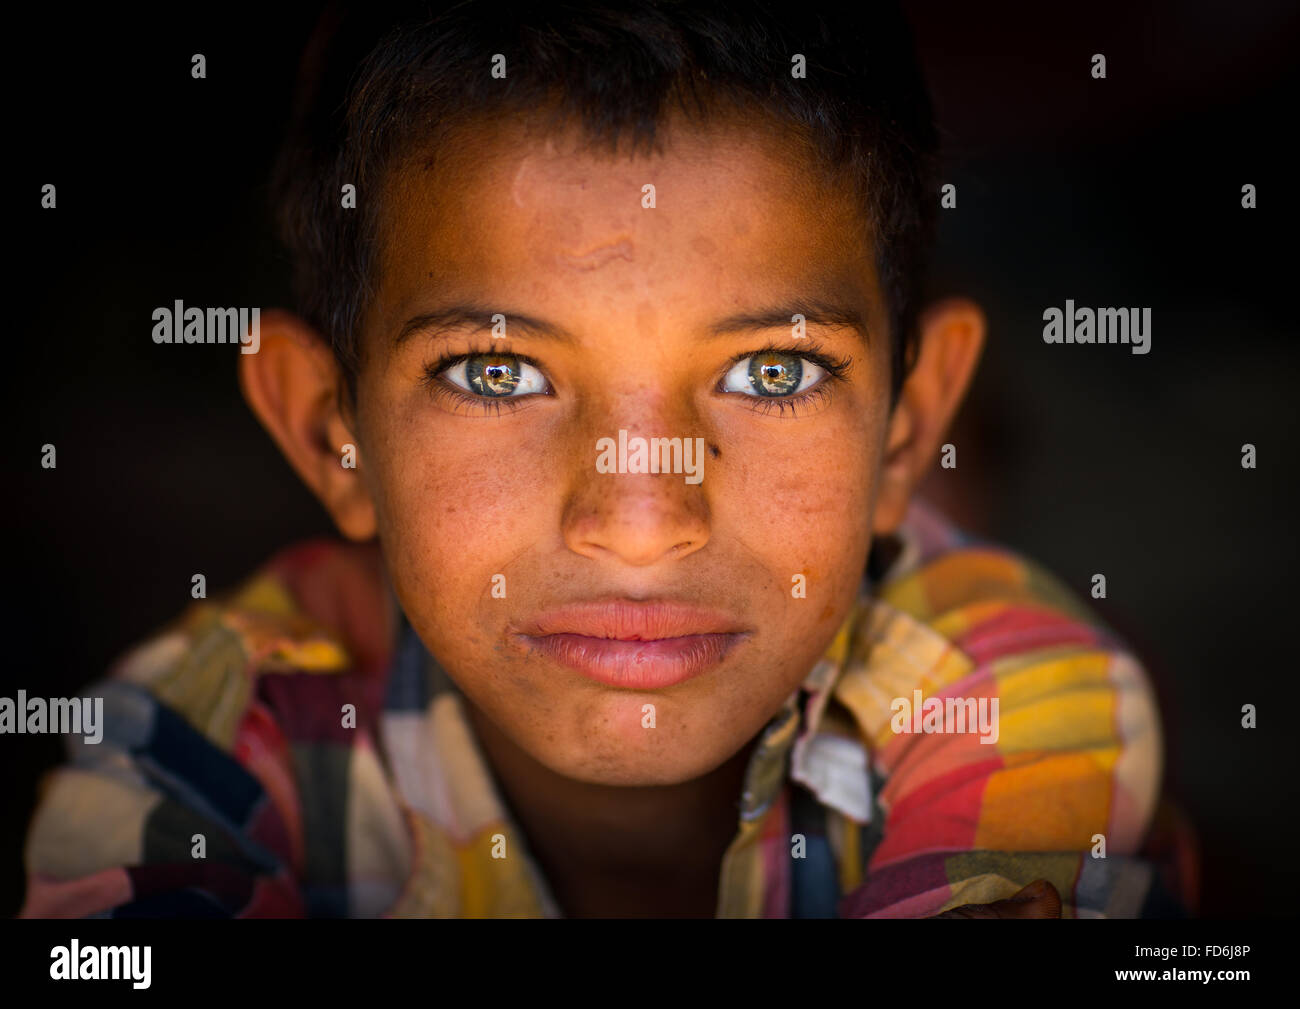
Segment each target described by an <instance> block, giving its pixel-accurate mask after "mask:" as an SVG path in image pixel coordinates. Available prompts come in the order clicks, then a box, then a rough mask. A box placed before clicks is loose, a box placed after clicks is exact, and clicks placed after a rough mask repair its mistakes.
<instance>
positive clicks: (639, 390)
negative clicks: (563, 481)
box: [563, 383, 709, 566]
mask: <svg viewBox="0 0 1300 1009" xmlns="http://www.w3.org/2000/svg"><path fill="white" fill-rule="evenodd" d="M618 385H619V386H621V388H615V389H611V390H610V391H609V393H608V394H607V395H606V396H604V397H602V398H601V399H600V401H592V402H590V403H589V404H587V408H586V409H585V410H584V411H583V414H584V418H583V423H581V424H580V425H578V427H579V428H580V429H581V431H582V432H583V434H582V436H581V441H580V443H579V444H578V445H575V455H574V462H575V465H574V467H573V470H572V477H571V484H570V491H569V495H568V500H567V501H566V504H565V511H564V518H563V522H564V536H565V541H566V543H567V544H568V546H569V548H570V549H571V550H574V551H575V552H577V553H580V554H583V555H584V556H588V557H592V558H597V559H605V560H615V561H618V562H621V563H624V564H630V565H635V566H646V565H651V564H655V563H657V562H659V561H662V560H667V559H671V558H681V557H684V556H686V555H688V554H690V553H693V552H695V551H696V550H698V549H700V548H701V547H703V546H704V544H705V543H706V542H707V540H708V536H709V508H708V496H707V494H706V492H705V481H706V480H707V477H706V475H705V474H706V470H705V458H704V457H705V456H706V455H707V454H708V447H707V440H706V438H705V437H704V431H703V425H702V424H701V422H700V417H699V415H698V411H697V410H696V409H695V407H694V405H693V404H692V403H691V402H690V401H689V399H687V398H686V397H684V396H679V395H674V393H673V391H672V390H664V389H662V388H660V387H658V386H656V385H654V384H652V383H643V384H640V385H629V384H625V383H618Z"/></svg>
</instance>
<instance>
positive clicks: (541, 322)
mask: <svg viewBox="0 0 1300 1009" xmlns="http://www.w3.org/2000/svg"><path fill="white" fill-rule="evenodd" d="M494 315H503V316H505V320H506V329H507V330H513V331H515V332H518V331H519V330H523V331H524V333H525V334H526V335H528V336H532V337H536V338H539V339H546V340H555V341H558V342H561V343H574V342H576V341H575V340H574V338H573V334H571V333H569V332H568V331H567V330H565V329H562V328H561V327H559V326H556V325H555V324H554V323H550V322H547V321H546V320H545V319H536V318H533V317H532V316H530V315H525V314H523V313H522V312H514V311H510V310H507V309H501V308H494V309H493V308H484V307H483V306H481V305H448V306H446V307H445V308H438V309H435V310H434V311H432V312H422V313H421V314H419V315H415V316H412V317H411V318H409V319H407V320H406V322H404V323H403V324H402V328H401V329H400V330H398V332H397V337H396V339H394V341H393V343H394V345H395V346H401V345H402V344H403V343H404V342H406V341H407V340H409V339H410V338H411V337H412V336H415V335H416V334H421V333H422V334H425V335H427V336H437V335H439V334H440V333H442V332H443V331H444V330H449V329H457V330H462V331H464V332H468V333H477V332H483V331H485V330H489V329H491V328H492V317H493V316H494Z"/></svg>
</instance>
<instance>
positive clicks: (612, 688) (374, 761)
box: [24, 2, 1161, 917]
mask: <svg viewBox="0 0 1300 1009" xmlns="http://www.w3.org/2000/svg"><path fill="white" fill-rule="evenodd" d="M791 6H792V8H797V7H798V5H791ZM387 29H391V31H388V30H387ZM376 40H378V41H376ZM317 43H318V44H316V45H314V46H313V48H312V50H310V51H309V54H308V59H306V60H305V61H304V67H305V68H307V69H308V71H309V72H308V74H307V78H306V79H305V80H304V82H303V84H302V96H303V97H302V103H301V106H300V108H299V115H298V121H297V123H296V126H295V130H294V134H293V136H292V138H291V139H290V142H289V144H288V146H287V148H286V153H285V156H284V159H283V163H282V166H281V170H280V173H279V183H278V186H277V201H278V207H279V210H280V212H281V215H282V223H283V232H284V236H285V239H286V242H287V244H288V246H289V248H290V249H291V250H292V252H293V254H294V257H295V269H296V273H297V281H298V293H299V299H300V312H301V314H300V315H289V314H287V313H282V312H267V313H263V316H262V324H261V331H260V349H259V351H258V353H256V354H251V355H247V356H244V355H241V360H240V369H241V370H240V381H241V386H242V388H243V391H244V394H245V397H246V398H247V400H248V402H249V404H250V406H251V408H252V409H253V410H254V412H255V413H256V414H257V416H258V417H259V419H260V420H261V421H262V423H263V424H264V425H265V427H266V428H267V430H268V432H269V433H270V435H271V436H272V438H274V440H275V441H276V442H277V444H278V445H279V446H280V448H281V449H282V451H283V452H284V454H285V456H286V458H287V459H288V461H289V462H290V464H291V465H292V466H293V467H294V469H295V470H296V471H297V472H298V474H299V475H300V476H301V477H302V478H303V480H304V481H306V483H307V484H308V485H309V486H310V487H311V488H312V490H313V491H314V492H315V493H316V495H317V496H318V497H319V499H320V500H321V502H322V503H323V504H324V506H325V507H326V508H327V509H328V510H329V512H330V514H331V515H332V517H333V518H334V520H335V522H336V524H337V526H338V528H339V530H340V531H341V532H342V533H343V535H344V536H345V537H346V538H347V539H348V540H350V541H352V545H346V546H345V545H342V544H336V543H313V544H306V545H303V546H300V547H297V548H294V549H291V550H288V551H286V552H285V553H283V554H282V555H280V556H279V557H277V558H276V559H274V560H273V561H272V562H271V563H270V564H269V565H268V567H267V568H266V569H265V570H264V571H262V572H261V573H259V574H258V575H257V576H255V577H254V578H253V579H251V580H250V581H249V582H248V583H247V584H246V585H244V586H243V587H242V588H241V589H240V590H239V591H237V592H235V593H233V594H232V595H231V596H230V597H229V598H227V599H224V600H222V601H220V602H214V603H210V604H208V603H205V604H202V605H200V606H198V607H197V608H195V609H193V610H192V611H191V612H190V613H189V614H188V615H187V616H186V617H184V618H183V619H182V621H181V622H180V624H179V625H178V626H177V627H176V628H174V629H172V630H171V631H169V632H168V633H166V634H164V635H163V636H161V637H160V638H158V639H157V640H155V641H154V642H151V643H150V644H148V645H146V646H143V647H142V648H140V649H138V650H136V651H135V652H133V653H132V654H130V655H129V656H127V657H126V658H125V659H124V660H123V661H122V663H121V665H120V666H119V668H118V669H117V670H115V672H114V675H113V676H112V677H110V679H109V680H108V681H107V682H106V683H105V684H102V685H101V687H100V688H98V689H97V690H96V693H102V694H103V696H104V699H105V730H104V736H105V738H104V741H103V743H102V744H99V745H98V746H91V745H87V744H84V743H76V742H75V741H74V744H73V745H74V757H75V759H74V761H73V763H72V764H71V765H70V766H69V767H67V768H64V769H60V770H59V771H57V772H55V773H54V774H53V775H52V777H51V779H50V781H49V783H48V786H47V789H46V790H45V793H44V795H43V799H42V803H41V806H40V808H39V809H38V811H37V814H36V816H35V818H34V820H33V824H32V827H31V832H30V837H29V841H28V868H29V881H30V882H29V889H28V895H27V902H26V905H25V908H24V913H25V914H27V915H60V914H70V915H88V914H114V915H207V914H212V915H231V916H265V915H313V916H315V915H322V916H337V915H353V916H370V915H393V916H405V915H424V916H429V915H432V916H504V915H517V916H531V915H552V916H554V915H564V916H628V915H671V916H713V915H717V916H724V917H736V916H774V917H780V916H799V917H817V916H833V915H841V916H868V915H872V916H890V915H893V916H918V917H919V916H934V915H945V914H946V915H951V916H1014V917H1055V916H1059V915H1062V914H1064V915H1067V916H1071V915H1103V914H1104V915H1129V916H1131V915H1138V914H1142V913H1144V912H1145V913H1151V912H1153V911H1154V910H1155V909H1156V903H1155V900H1156V898H1157V897H1158V895H1159V894H1160V892H1161V891H1160V888H1159V886H1158V885H1157V883H1158V881H1157V880H1156V879H1155V877H1154V876H1153V874H1152V871H1151V868H1150V866H1148V865H1147V864H1146V863H1145V862H1143V861H1142V860H1140V859H1139V858H1136V857H1135V856H1136V854H1137V853H1138V852H1139V849H1140V846H1141V844H1142V842H1143V839H1144V836H1145V834H1146V832H1147V830H1148V827H1149V826H1150V824H1151V821H1152V817H1153V814H1154V809H1155V804H1156V799H1157V794H1158V787H1159V777H1160V764H1161V743H1160V729H1159V724H1158V719H1157V714H1156V710H1155V707H1154V704H1153V701H1152V697H1151V694H1150V691H1149V688H1148V686H1147V684H1146V681H1145V678H1144V674H1143V672H1142V670H1141V669H1140V667H1139V666H1138V665H1137V663H1136V662H1135V661H1134V659H1133V658H1132V657H1131V656H1129V655H1128V654H1127V653H1126V652H1125V651H1124V649H1123V646H1122V645H1121V644H1120V643H1119V642H1117V641H1115V640H1114V639H1113V638H1112V637H1111V636H1110V635H1109V634H1108V633H1107V631H1106V630H1105V629H1103V628H1101V627H1100V626H1098V624H1097V622H1096V620H1095V618H1094V617H1092V616H1090V615H1089V614H1088V613H1087V612H1086V611H1084V610H1083V609H1082V608H1081V607H1080V606H1079V604H1078V603H1076V602H1075V601H1074V600H1073V599H1072V597H1070V596H1069V595H1068V594H1067V593H1066V592H1065V591H1063V590H1062V589H1061V588H1060V587H1059V586H1058V585H1057V584H1056V583H1054V582H1053V581H1052V580H1051V579H1050V578H1048V577H1047V576H1046V575H1044V574H1043V573H1042V572H1040V571H1038V570H1037V569H1036V568H1034V567H1033V566H1032V565H1030V564H1029V563H1028V562H1025V561H1022V560H1020V559H1018V558H1016V557H1014V556H1013V555H1011V554H1009V553H1007V552H1006V551H1004V550H1001V549H999V548H996V547H993V546H989V545H981V544H977V543H975V542H973V541H972V540H970V539H969V538H968V537H965V536H964V535H963V534H961V533H960V532H958V531H957V530H956V529H954V528H953V527H952V526H951V525H950V524H948V523H947V522H946V521H945V520H944V519H943V518H942V517H941V516H939V515H938V514H936V513H934V512H932V511H931V510H928V509H926V508H925V507H924V506H923V505H921V504H920V503H919V502H917V501H915V500H914V499H913V495H914V491H915V488H916V486H917V485H918V483H919V481H920V479H921V477H922V476H923V475H924V474H925V472H926V471H927V470H928V468H929V466H930V465H931V464H932V462H933V460H934V458H935V456H936V455H937V453H938V451H939V449H940V446H941V445H942V444H943V441H944V432H945V430H946V429H947V427H948V424H949V422H950V420H951V419H952V417H953V414H954V412H955V411H956V409H957V406H958V404H959V403H960V401H961V399H962V396H963V394H964V392H965V390H966V387H967V385H968V383H969V381H970V378H971V375H972V373H973V370H974V367H975V364H976V361H977V359H978V356H979V352H980V349H981V346H982V342H983V339H984V321H983V317H982V315H981V313H980V311H979V309H978V308H977V307H976V306H975V305H973V304H971V303H969V302H966V301H963V300H949V301H946V302H942V303H940V304H937V305H932V306H930V307H929V308H928V309H927V310H926V311H925V312H924V313H923V312H921V311H920V310H919V306H918V303H917V297H918V294H917V292H918V287H919V284H920V279H921V276H922V270H923V265H924V255H925V248H926V245H927V242H928V236H929V232H930V229H931V219H932V216H933V212H934V206H935V200H936V199H937V186H936V185H935V183H934V177H933V172H932V159H933V151H934V147H935V134H934V130H933V127H932V125H931V120H930V110H929V105H928V99H927V98H926V94H925V89H924V86H923V83H922V81H921V79H920V76H919V73H918V72H917V68H916V66H915V65H914V60H913V57H912V55H911V50H910V44H909V43H908V42H907V39H906V34H905V32H904V30H903V27H902V25H901V23H900V22H899V21H898V19H897V18H896V17H895V16H894V15H892V14H885V13H880V12H877V11H871V12H864V13H859V14H855V15H835V16H834V17H831V16H817V15H808V14H806V13H801V12H799V11H798V10H797V9H789V10H787V9H763V8H757V7H756V8H753V9H738V8H736V7H730V8H728V9H716V10H715V9H713V8H711V7H702V6H698V5H692V6H689V7H686V6H683V5H679V4H674V3H663V2H645V3H632V4H618V5H612V4H611V5H609V6H608V7H606V6H602V5H595V6H589V7H585V8H583V9H580V10H579V9H572V8H567V7H555V8H552V7H549V6H547V5H544V4H543V5H537V4H530V5H528V6H527V7H526V8H521V9H518V10H516V9H512V8H511V9H506V8H502V7H501V6H500V5H496V4H479V3H471V4H461V5H456V6H455V7H453V8H452V9H450V10H447V11H443V12H441V13H438V14H435V15H433V16H432V17H427V16H421V17H417V18H412V19H397V18H394V19H389V20H387V21H386V22H385V23H384V24H381V25H376V24H373V23H367V21H366V17H365V16H353V17H351V18H350V19H349V18H344V19H343V20H342V22H341V23H336V27H335V29H334V34H333V37H332V41H331V42H330V44H329V45H325V43H324V41H323V40H321V39H318V40H317ZM367 52H368V55H366V54H367ZM362 55H366V58H365V59H364V61H361V66H360V69H359V70H357V69H356V66H357V62H358V57H360V56H362ZM343 82H347V83H348V84H349V85H350V89H349V92H348V99H347V101H346V102H343V101H340V97H341V93H340V92H339V91H338V90H337V89H338V88H339V87H340V86H342V84H343ZM1103 855H1104V857H1101V856H1103Z"/></svg>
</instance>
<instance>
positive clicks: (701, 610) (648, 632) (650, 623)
mask: <svg viewBox="0 0 1300 1009" xmlns="http://www.w3.org/2000/svg"><path fill="white" fill-rule="evenodd" d="M519 630H520V632H521V633H522V634H525V635H527V636H529V637H545V636H547V635H551V634H578V635H582V636H583V637H589V638H607V639H612V640H618V641H661V640H663V639H665V638H684V637H691V636H694V635H698V634H737V633H741V632H743V631H744V630H745V628H744V627H743V626H742V625H741V624H740V623H739V622H738V621H736V620H735V619H734V618H733V617H730V616H728V615H727V614H726V613H723V612H721V611H719V610H714V609H709V608H707V607H700V606H694V605H691V604H689V603H681V602H675V601H671V600H631V599H605V600H596V601H592V602H582V603H569V604H567V605H565V606H560V607H557V608H555V609H550V610H545V611H543V612H541V613H538V614H536V615H534V616H533V617H532V618H531V619H529V620H528V621H526V622H525V623H524V624H523V625H521V626H520V628H519Z"/></svg>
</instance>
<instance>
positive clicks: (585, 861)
mask: <svg viewBox="0 0 1300 1009" xmlns="http://www.w3.org/2000/svg"><path fill="white" fill-rule="evenodd" d="M464 703H465V707H466V712H467V715H468V718H469V721H470V724H471V725H472V727H473V729H474V733H475V735H476V737H477V739H478V741H479V745H480V747H481V749H482V750H483V753H484V756H485V757H486V759H487V761H488V763H489V764H490V765H491V767H492V770H493V772H494V777H495V779H496V781H497V783H498V785H499V787H500V790H501V792H502V797H503V798H504V799H505V801H506V802H507V803H508V805H509V807H510V810H511V813H512V815H513V816H514V819H515V822H516V823H518V825H519V827H520V828H521V829H522V830H523V832H524V834H525V836H526V838H527V842H528V846H529V848H530V850H531V851H532V853H533V855H534V856H535V858H536V860H537V863H538V866H539V867H540V869H541V870H542V873H543V874H544V875H545V877H546V879H547V882H548V883H549V885H550V887H551V890H552V892H553V893H554V895H555V898H556V900H557V901H558V902H559V903H560V905H561V908H562V909H563V910H564V913H565V914H566V915H569V916H571V917H579V916H583V915H585V914H595V915H616V916H631V915H638V914H655V913H665V914H674V915H681V916H686V915H700V916H711V915H712V914H713V913H714V911H715V908H716V903H717V893H718V876H719V869H720V866H721V861H722V856H723V854H724V853H725V852H726V849H727V846H728V845H729V844H730V843H731V841H732V839H733V838H734V837H735V835H736V831H737V826H738V816H739V813H738V800H739V796H740V793H741V789H742V787H743V783H744V776H745V769H746V767H747V766H748V763H749V755H750V753H751V751H752V749H753V746H754V743H755V741H756V740H751V741H750V742H749V743H747V744H746V745H745V746H744V747H742V748H741V750H740V751H739V752H737V753H736V754H735V755H734V756H733V757H731V758H730V759H729V760H728V761H726V762H725V763H724V764H722V765H721V766H719V767H717V768H715V769H714V770H712V771H710V772H709V773H708V774H705V775H703V776H701V777H699V778H695V779H693V780H691V781H685V782H681V783H680V784H676V785H647V786H616V785H596V784H590V783H588V782H583V781H575V780H573V779H571V778H566V777H564V776H563V775H560V774H556V773H555V772H554V771H552V770H550V768H548V767H546V766H545V765H543V764H541V763H539V762H538V761H536V760H534V759H533V758H532V757H531V756H530V755H529V754H528V753H526V752H525V751H524V750H522V749H521V748H520V747H519V746H518V745H517V744H515V743H514V742H513V740H511V739H510V738H509V737H508V736H506V735H504V734H503V733H502V732H501V731H500V730H499V729H498V728H497V727H496V726H495V725H494V724H493V723H492V722H491V720H490V719H489V718H488V717H487V716H486V715H484V714H483V713H482V712H481V711H479V709H478V708H476V707H475V706H474V705H473V704H472V703H471V702H470V701H469V700H468V698H466V699H464Z"/></svg>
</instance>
